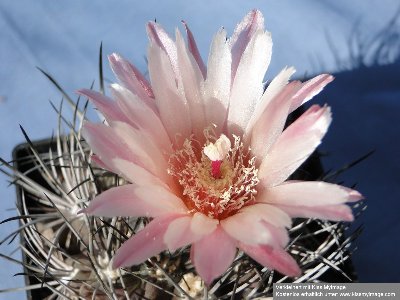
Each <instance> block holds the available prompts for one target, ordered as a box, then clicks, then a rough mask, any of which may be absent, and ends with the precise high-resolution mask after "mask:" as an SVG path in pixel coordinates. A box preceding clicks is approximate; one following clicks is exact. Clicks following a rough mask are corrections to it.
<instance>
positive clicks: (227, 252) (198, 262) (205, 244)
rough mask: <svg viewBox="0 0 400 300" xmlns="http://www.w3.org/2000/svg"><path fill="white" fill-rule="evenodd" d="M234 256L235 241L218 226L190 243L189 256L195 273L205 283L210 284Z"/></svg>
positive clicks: (223, 270)
mask: <svg viewBox="0 0 400 300" xmlns="http://www.w3.org/2000/svg"><path fill="white" fill-rule="evenodd" d="M235 256H236V243H235V241H234V240H233V239H232V238H231V237H230V236H229V235H227V234H226V233H225V232H224V230H223V229H222V228H221V226H218V227H217V228H216V229H215V230H214V232H212V233H211V234H210V235H207V236H205V237H204V238H202V239H201V240H200V241H198V242H196V243H194V244H193V245H192V249H191V256H190V257H191V259H192V262H193V264H194V266H195V267H196V271H197V273H198V274H199V275H200V276H201V278H203V280H204V282H205V283H206V285H210V284H211V282H212V281H213V280H214V279H216V278H217V277H219V276H221V275H222V274H223V273H224V272H225V271H226V270H227V269H228V268H229V266H230V265H231V264H232V262H233V260H234V259H235Z"/></svg>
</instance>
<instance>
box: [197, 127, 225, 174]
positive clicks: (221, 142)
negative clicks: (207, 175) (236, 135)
mask: <svg viewBox="0 0 400 300" xmlns="http://www.w3.org/2000/svg"><path fill="white" fill-rule="evenodd" d="M230 149H231V141H230V140H229V139H228V138H227V137H226V135H224V134H221V136H220V137H219V138H218V140H216V141H215V143H210V144H208V145H207V146H205V147H204V149H203V152H204V154H205V155H206V156H207V157H208V158H209V159H210V160H211V175H212V176H213V177H214V178H215V179H220V178H221V165H222V162H223V160H224V159H225V158H226V156H227V155H228V152H229V150H230Z"/></svg>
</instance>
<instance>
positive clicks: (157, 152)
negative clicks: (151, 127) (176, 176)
mask: <svg viewBox="0 0 400 300" xmlns="http://www.w3.org/2000/svg"><path fill="white" fill-rule="evenodd" d="M110 126H111V127H112V128H113V130H114V134H115V135H116V137H117V138H118V139H119V140H120V141H121V142H122V143H123V144H124V145H125V146H126V147H127V149H128V151H129V152H130V153H131V155H130V156H129V158H128V159H126V158H124V157H122V159H125V160H128V161H130V162H133V163H135V164H137V165H138V166H141V167H143V168H144V169H146V170H148V171H150V172H151V173H152V174H154V175H155V176H157V177H158V178H161V179H164V181H167V178H168V177H170V176H169V175H168V172H167V170H168V162H167V161H166V158H165V157H164V154H163V153H162V149H160V148H159V147H158V146H157V145H156V144H155V143H154V141H153V140H152V139H150V138H149V137H148V136H146V135H145V134H144V133H143V132H141V131H140V130H138V129H135V128H133V127H131V126H129V125H128V124H127V123H122V122H113V123H111V124H110Z"/></svg>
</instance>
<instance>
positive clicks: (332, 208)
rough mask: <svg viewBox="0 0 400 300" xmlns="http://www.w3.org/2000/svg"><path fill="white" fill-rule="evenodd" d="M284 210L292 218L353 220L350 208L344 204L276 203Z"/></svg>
mask: <svg viewBox="0 0 400 300" xmlns="http://www.w3.org/2000/svg"><path fill="white" fill-rule="evenodd" d="M276 206H277V207H279V208H280V209H282V210H283V211H285V212H286V213H287V214H288V215H289V216H291V217H292V218H317V219H322V220H331V221H347V222H352V221H353V220H354V216H353V213H352V211H351V208H350V207H348V206H347V205H345V204H338V205H324V206H290V205H276Z"/></svg>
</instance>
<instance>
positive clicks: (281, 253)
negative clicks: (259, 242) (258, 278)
mask: <svg viewBox="0 0 400 300" xmlns="http://www.w3.org/2000/svg"><path fill="white" fill-rule="evenodd" d="M239 248H240V249H242V250H243V251H244V252H245V253H246V254H247V255H249V256H250V257H251V258H253V259H254V260H255V261H257V262H258V263H260V264H262V265H263V266H265V267H267V268H269V269H271V270H277V271H278V272H279V273H282V274H284V275H287V276H289V277H297V276H300V275H301V270H300V268H299V266H298V265H297V262H296V261H295V260H294V259H293V257H291V256H290V255H289V254H288V253H286V251H285V250H283V249H281V248H272V247H270V246H251V245H245V244H239Z"/></svg>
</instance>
